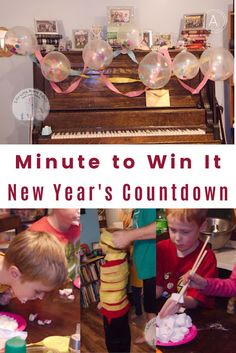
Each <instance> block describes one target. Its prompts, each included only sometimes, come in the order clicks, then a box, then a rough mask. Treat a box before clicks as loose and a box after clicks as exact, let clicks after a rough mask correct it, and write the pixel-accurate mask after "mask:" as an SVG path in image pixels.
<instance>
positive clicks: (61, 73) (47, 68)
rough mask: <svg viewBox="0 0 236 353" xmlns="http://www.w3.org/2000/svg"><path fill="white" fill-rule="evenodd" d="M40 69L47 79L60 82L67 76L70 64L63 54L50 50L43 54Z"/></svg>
mask: <svg viewBox="0 0 236 353" xmlns="http://www.w3.org/2000/svg"><path fill="white" fill-rule="evenodd" d="M41 70H42V74H43V76H44V77H45V78H46V79H47V80H49V81H53V82H61V81H63V80H65V79H66V78H67V77H68V76H69V74H70V70H71V65H70V61H69V60H68V59H67V57H66V56H65V55H64V54H62V53H60V52H58V51H52V52H50V53H48V54H47V55H45V56H44V58H43V60H42V62H41Z"/></svg>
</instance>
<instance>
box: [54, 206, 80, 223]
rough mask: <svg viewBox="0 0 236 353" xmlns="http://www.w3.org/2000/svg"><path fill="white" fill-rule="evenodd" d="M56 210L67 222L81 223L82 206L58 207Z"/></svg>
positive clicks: (62, 219)
mask: <svg viewBox="0 0 236 353" xmlns="http://www.w3.org/2000/svg"><path fill="white" fill-rule="evenodd" d="M54 212H55V213H56V214H57V216H58V217H60V220H61V221H63V222H64V223H65V224H69V225H70V224H75V225H79V223H80V208H58V209H55V210H54Z"/></svg>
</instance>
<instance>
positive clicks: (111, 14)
mask: <svg viewBox="0 0 236 353" xmlns="http://www.w3.org/2000/svg"><path fill="white" fill-rule="evenodd" d="M133 16H134V8H133V7H132V6H124V7H119V6H114V7H108V8H107V20H108V24H109V25H117V26H119V25H122V24H124V23H130V22H131V21H132V20H133Z"/></svg>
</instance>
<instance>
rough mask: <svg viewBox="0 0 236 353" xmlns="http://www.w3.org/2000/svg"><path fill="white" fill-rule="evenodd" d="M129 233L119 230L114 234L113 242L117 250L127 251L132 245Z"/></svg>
mask: <svg viewBox="0 0 236 353" xmlns="http://www.w3.org/2000/svg"><path fill="white" fill-rule="evenodd" d="M127 233H129V231H123V230H117V231H115V232H114V233H112V241H113V244H114V245H115V248H117V249H125V248H127V247H128V246H129V245H130V239H129V236H128V234H127Z"/></svg>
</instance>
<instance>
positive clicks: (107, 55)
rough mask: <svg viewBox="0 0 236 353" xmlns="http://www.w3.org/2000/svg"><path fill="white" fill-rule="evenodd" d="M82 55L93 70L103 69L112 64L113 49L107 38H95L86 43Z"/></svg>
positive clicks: (85, 62)
mask: <svg viewBox="0 0 236 353" xmlns="http://www.w3.org/2000/svg"><path fill="white" fill-rule="evenodd" d="M82 56H83V60H84V64H85V66H87V67H89V68H90V69H92V70H102V69H104V68H105V67H107V66H109V65H110V64H111V62H112V59H113V51H112V47H111V46H110V44H108V43H107V42H105V40H102V39H94V40H91V41H89V42H88V43H87V44H86V45H85V47H84V49H83V53H82Z"/></svg>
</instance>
